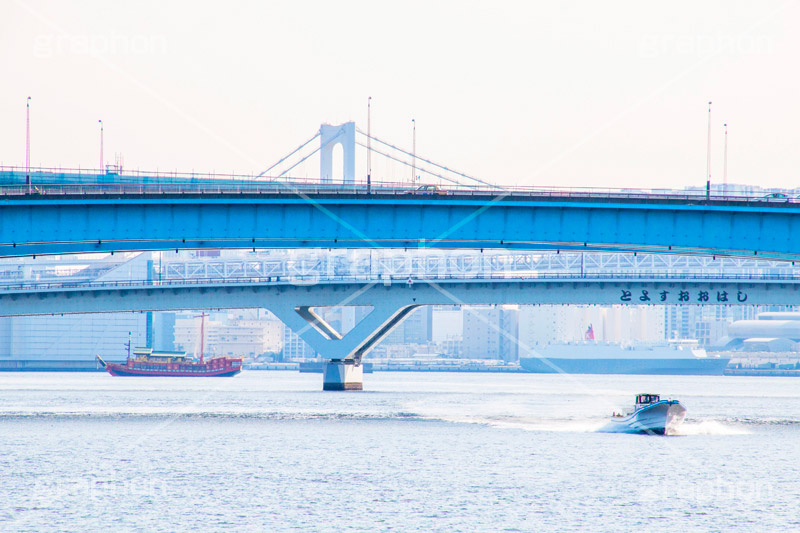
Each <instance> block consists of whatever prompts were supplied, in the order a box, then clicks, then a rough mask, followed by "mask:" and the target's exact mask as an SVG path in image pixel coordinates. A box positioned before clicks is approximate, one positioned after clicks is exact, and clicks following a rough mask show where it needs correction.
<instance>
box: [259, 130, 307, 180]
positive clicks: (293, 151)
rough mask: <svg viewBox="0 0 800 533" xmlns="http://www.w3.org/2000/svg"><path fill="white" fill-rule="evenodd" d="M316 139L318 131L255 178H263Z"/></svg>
mask: <svg viewBox="0 0 800 533" xmlns="http://www.w3.org/2000/svg"><path fill="white" fill-rule="evenodd" d="M317 137H319V131H317V133H315V134H314V136H313V137H311V138H310V139H309V140H307V141H306V142H304V143H303V144H301V145H300V146H298V147H297V148H295V149H294V150H292V152H291V153H290V154H289V155H287V156H285V157H283V158H281V160H280V161H278V162H277V163H275V164H274V165H272V166H271V167H269V168H268V169H267V170H265V171H264V172H262V173H261V174H259V175H258V176H256V178H260V177H263V176H264V174H266V173H267V172H269V171H270V170H272V169H273V168H275V167H277V166H278V165H280V164H281V163H283V162H284V161H286V160H287V159H289V158H290V157H292V156H293V155H294V154H296V153H297V152H299V151H300V150H302V149H303V148H305V146H306V145H307V144H308V143H310V142H311V141H313V140H314V139H316V138H317ZM295 166H297V165H295ZM292 168H294V167H292Z"/></svg>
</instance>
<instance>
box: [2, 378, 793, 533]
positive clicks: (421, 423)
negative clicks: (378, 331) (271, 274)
mask: <svg viewBox="0 0 800 533" xmlns="http://www.w3.org/2000/svg"><path fill="white" fill-rule="evenodd" d="M364 381H365V383H364V386H365V389H367V390H365V391H363V392H322V390H321V388H322V377H321V375H319V374H298V373H295V372H256V371H251V372H245V373H243V374H241V375H239V376H237V377H234V378H198V379H192V378H115V377H111V376H109V375H106V374H100V373H97V374H70V373H2V374H0V496H2V497H0V529H2V530H8V531H18V530H19V531H87V530H88V531H97V530H106V531H120V530H142V531H176V530H177V531H180V530H189V529H195V530H203V531H206V530H209V531H215V530H216V531H222V530H239V531H243V530H263V531H286V530H296V531H342V530H345V531H348V530H352V531H387V530H392V531H412V530H425V531H539V530H564V531H567V530H574V529H577V528H583V529H587V530H592V531H604V530H607V531H620V530H645V531H647V530H653V531H655V530H659V531H663V530H665V529H672V530H677V531H686V530H743V531H768V530H773V531H774V530H800V380H798V379H793V378H752V377H736V378H732V377H694V376H692V377H688V376H686V377H684V376H674V377H673V376H670V377H658V376H572V377H566V376H557V375H534V374H518V375H496V374H457V373H452V374H451V373H391V372H387V373H376V374H368V375H365V380H364ZM639 392H654V393H660V394H662V395H664V396H672V397H674V398H678V399H680V400H681V402H682V403H683V404H684V405H685V406H686V407H687V409H688V414H687V420H686V423H685V424H684V427H683V433H684V434H683V435H682V436H676V437H648V436H636V435H613V434H602V433H596V432H595V431H594V430H595V429H597V428H598V427H600V426H602V425H603V423H604V421H605V420H606V418H607V416H608V415H610V413H611V412H612V411H615V410H616V411H620V410H624V409H626V408H628V407H629V406H630V404H631V403H632V401H633V395H634V394H636V393H639Z"/></svg>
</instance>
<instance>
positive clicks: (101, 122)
mask: <svg viewBox="0 0 800 533" xmlns="http://www.w3.org/2000/svg"><path fill="white" fill-rule="evenodd" d="M97 122H99V123H100V173H101V174H102V173H103V121H102V120H98V121H97Z"/></svg>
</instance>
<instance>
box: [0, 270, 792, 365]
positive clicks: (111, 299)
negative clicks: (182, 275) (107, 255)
mask: <svg viewBox="0 0 800 533" xmlns="http://www.w3.org/2000/svg"><path fill="white" fill-rule="evenodd" d="M564 303H566V304H595V305H611V304H625V305H666V304H685V305H741V304H755V305H798V304H800V274H798V273H790V274H778V275H769V276H765V275H757V274H756V275H753V274H738V275H728V276H725V275H719V274H713V275H692V276H687V275H686V274H661V275H658V274H642V275H636V274H632V273H628V274H584V275H582V276H581V275H576V274H571V273H567V274H564V273H550V274H539V275H538V276H537V277H531V276H530V275H529V274H518V275H516V276H514V275H509V274H504V275H497V276H486V275H483V276H479V277H475V276H473V275H463V274H460V275H459V274H455V275H450V276H442V277H440V278H437V279H417V280H416V281H413V282H411V283H409V278H407V277H405V276H392V277H385V276H382V277H380V278H375V277H371V276H369V275H355V276H332V277H330V278H318V277H317V278H313V279H308V280H303V279H298V278H297V277H296V276H292V277H286V278H283V277H280V276H274V277H267V278H263V279H260V278H206V279H191V280H186V279H170V280H160V281H159V280H125V281H100V282H92V281H87V282H80V281H79V282H56V283H37V282H28V283H19V284H12V285H7V286H5V287H2V288H1V289H0V316H19V315H37V314H66V313H90V312H126V311H168V310H181V309H241V308H265V309H268V310H269V311H271V312H272V313H273V314H275V315H276V316H277V317H278V318H279V319H281V320H282V321H283V322H284V323H285V324H286V325H287V326H288V327H290V328H291V329H292V330H294V332H295V333H297V334H298V335H299V336H300V337H301V338H302V339H303V340H304V341H306V342H307V343H308V344H309V345H310V346H311V347H312V348H314V349H315V350H316V351H317V352H319V353H321V354H324V355H325V356H326V357H328V358H331V359H349V360H353V361H354V362H360V360H361V358H362V357H363V356H364V355H365V354H366V353H367V352H368V351H369V350H370V349H371V348H373V347H374V346H376V345H377V344H378V343H379V342H380V341H381V340H382V339H383V338H384V337H385V336H386V335H387V334H388V333H389V332H390V331H391V329H392V328H393V327H394V326H395V325H396V324H398V323H399V322H400V321H402V320H403V319H404V318H405V317H406V316H408V314H410V313H411V312H412V311H413V310H414V309H416V308H417V307H419V306H422V305H452V304H459V305H474V304H564ZM347 306H361V307H369V308H370V309H371V310H370V312H369V313H368V314H367V315H366V316H365V317H364V318H363V319H362V320H361V321H360V322H358V323H357V324H356V325H355V327H354V328H353V329H352V330H350V331H349V332H346V333H343V332H339V331H337V330H336V329H335V328H333V327H332V326H331V325H330V324H328V323H327V322H325V320H324V318H323V317H322V314H321V313H320V312H319V311H320V310H321V309H324V308H331V307H347Z"/></svg>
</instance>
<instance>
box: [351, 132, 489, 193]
mask: <svg viewBox="0 0 800 533" xmlns="http://www.w3.org/2000/svg"><path fill="white" fill-rule="evenodd" d="M356 144H357V145H359V146H361V147H363V148H366V147H367V145H366V144H364V143H361V142H358V141H356ZM372 151H373V152H375V153H376V154H378V155H382V156H383V157H387V158H389V159H391V160H392V161H397V162H398V163H402V164H403V165H405V166H407V167H410V166H411V163H409V162H408V161H403V160H402V159H399V158H397V157H394V156H392V155H389V154H387V153H385V152H381V151H380V150H377V149H375V148H372ZM417 170H419V171H420V172H424V173H426V174H430V175H431V176H434V177H437V178H439V179H443V180H445V181H449V182H450V183H453V184H455V185H461V186H462V187H477V185H467V184H464V183H461V182H460V181H458V180H455V179H453V178H448V177H447V176H442V175H441V174H437V173H436V172H432V171H430V170H427V169H425V168H422V167H419V166H418V167H417Z"/></svg>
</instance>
